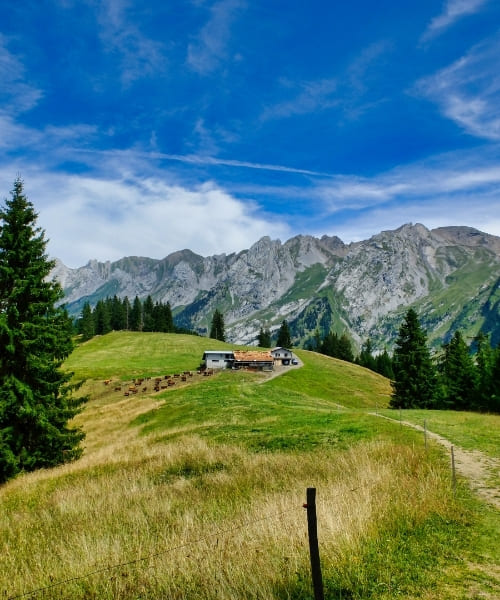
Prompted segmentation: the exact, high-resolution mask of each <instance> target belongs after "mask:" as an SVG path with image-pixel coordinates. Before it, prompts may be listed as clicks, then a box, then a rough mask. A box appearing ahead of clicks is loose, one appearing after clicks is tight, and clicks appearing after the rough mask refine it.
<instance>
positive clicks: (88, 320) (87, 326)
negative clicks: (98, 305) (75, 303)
mask: <svg viewBox="0 0 500 600" xmlns="http://www.w3.org/2000/svg"><path fill="white" fill-rule="evenodd" d="M78 333H79V334H80V335H81V336H82V340H83V341H84V342H86V341H87V340H90V339H91V338H92V337H94V316H93V315H92V309H91V308H90V304H89V303H88V302H85V304H84V305H83V308H82V313H81V316H80V319H79V321H78Z"/></svg>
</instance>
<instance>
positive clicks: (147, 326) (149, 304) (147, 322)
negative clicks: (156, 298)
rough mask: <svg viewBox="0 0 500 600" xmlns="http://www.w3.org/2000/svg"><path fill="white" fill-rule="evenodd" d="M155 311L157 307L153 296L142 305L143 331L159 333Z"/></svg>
mask: <svg viewBox="0 0 500 600" xmlns="http://www.w3.org/2000/svg"><path fill="white" fill-rule="evenodd" d="M154 310H155V307H154V304H153V299H152V298H151V296H148V297H147V298H146V300H144V304H143V305H142V319H143V326H142V331H159V330H158V329H156V327H155V315H154Z"/></svg>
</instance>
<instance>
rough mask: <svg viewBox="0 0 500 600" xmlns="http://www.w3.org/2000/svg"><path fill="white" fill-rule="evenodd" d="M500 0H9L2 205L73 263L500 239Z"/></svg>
mask: <svg viewBox="0 0 500 600" xmlns="http://www.w3.org/2000/svg"><path fill="white" fill-rule="evenodd" d="M499 57H500V3H499V2H498V1H497V0H445V1H438V0H432V1H431V0H420V1H419V2H401V1H400V0H378V1H377V2H373V1H371V0H364V1H363V0H350V2H340V1H328V2H327V1H326V0H325V1H320V0H309V1H308V2H304V1H300V2H299V1H297V0H286V1H285V0H265V1H264V0H216V1H213V0H169V1H165V0H161V1H148V0H142V1H140V2H139V1H135V0H129V1H127V0H25V1H23V2H19V1H18V0H3V2H1V3H0V82H1V83H0V197H1V198H2V199H4V198H6V197H8V195H9V192H10V190H11V189H12V184H13V181H14V179H15V178H16V176H17V175H18V174H20V175H21V177H22V178H23V180H24V182H25V190H26V193H27V194H28V197H29V198H30V200H31V201H32V202H33V203H34V205H35V207H36V209H37V211H38V213H39V224H40V225H41V226H42V227H43V228H44V229H45V231H46V235H47V237H48V238H49V239H50V242H49V246H48V251H49V253H50V255H51V256H55V257H58V258H60V259H61V260H62V261H63V262H64V263H65V264H67V265H68V266H71V267H76V266H81V265H83V264H85V263H86V262H87V261H88V260H89V259H93V258H97V259H99V260H116V259H118V258H120V257H122V256H130V255H140V256H151V257H154V258H162V257H164V256H166V255H167V254H169V253H170V252H173V251H176V250H180V249H183V248H190V249H192V250H193V251H195V252H197V253H199V254H202V255H204V256H208V255H212V254H220V253H229V252H234V251H239V250H242V249H244V248H248V247H249V246H250V245H252V244H253V243H254V242H256V241H257V240H258V239H259V238H260V237H262V236H264V235H269V236H270V237H272V238H273V239H276V238H279V239H281V240H282V241H283V242H284V241H285V240H287V239H289V238H290V237H292V236H294V235H296V234H299V233H301V234H311V235H315V236H321V235H324V234H326V235H338V236H339V237H340V238H341V239H342V240H344V241H345V242H351V241H357V240H361V239H367V238H369V237H370V236H371V235H374V234H376V233H378V232H380V231H382V230H387V229H395V228H397V227H399V226H400V225H402V224H404V223H407V222H413V223H416V222H419V223H423V224H424V225H425V226H427V227H429V228H433V227H439V226H445V225H468V226H473V227H477V228H478V229H481V230H482V231H486V232H489V233H492V234H495V235H500V185H499V184H500V68H499V64H500V60H499Z"/></svg>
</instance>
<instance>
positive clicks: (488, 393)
mask: <svg viewBox="0 0 500 600" xmlns="http://www.w3.org/2000/svg"><path fill="white" fill-rule="evenodd" d="M475 341H476V344H477V352H476V368H477V375H478V386H477V388H478V389H477V408H479V409H480V410H490V408H491V397H492V394H493V391H492V383H493V366H494V363H495V351H494V350H493V348H492V347H491V345H490V339H489V336H488V335H487V334H485V333H483V332H482V331H480V332H479V334H478V335H477V337H476V340H475Z"/></svg>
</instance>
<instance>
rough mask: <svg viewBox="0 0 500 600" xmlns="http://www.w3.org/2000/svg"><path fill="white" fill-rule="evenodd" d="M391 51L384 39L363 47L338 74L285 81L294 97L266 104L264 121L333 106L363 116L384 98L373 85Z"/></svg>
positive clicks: (313, 111)
mask: <svg viewBox="0 0 500 600" xmlns="http://www.w3.org/2000/svg"><path fill="white" fill-rule="evenodd" d="M390 50H391V44H390V43H388V42H387V41H385V40H381V41H378V42H375V43H373V44H370V45H369V46H367V47H366V48H364V49H363V50H361V52H360V53H359V54H358V55H357V56H355V57H354V58H353V59H352V60H351V61H350V62H349V63H348V65H347V66H346V68H345V70H344V71H342V72H341V73H340V74H339V75H338V76H335V77H325V78H321V79H315V80H309V81H299V82H291V81H288V80H284V81H283V82H282V87H283V88H284V89H285V90H286V91H287V93H288V94H289V96H291V97H290V98H287V99H286V100H284V101H282V102H277V103H275V104H271V105H268V106H266V107H265V108H264V110H263V111H262V114H261V117H260V118H261V120H262V121H267V120H270V119H283V118H288V117H293V116H301V115H307V114H311V113H315V112H319V111H324V110H329V109H332V108H338V109H340V110H342V112H343V113H344V114H346V115H348V116H350V117H357V116H359V115H360V114H361V113H362V112H364V111H365V110H367V109H368V108H369V107H370V106H373V105H374V104H377V103H378V102H379V101H380V97H379V95H378V93H377V91H376V90H375V89H373V88H370V84H371V83H372V79H373V77H375V78H376V77H377V76H378V74H377V73H378V71H377V67H378V66H380V64H379V63H380V61H381V60H383V57H384V55H385V54H386V53H387V52H389V51H390ZM368 91H370V92H371V96H370V99H369V101H368V102H366V101H365V100H364V97H365V96H366V95H367V92H368Z"/></svg>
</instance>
